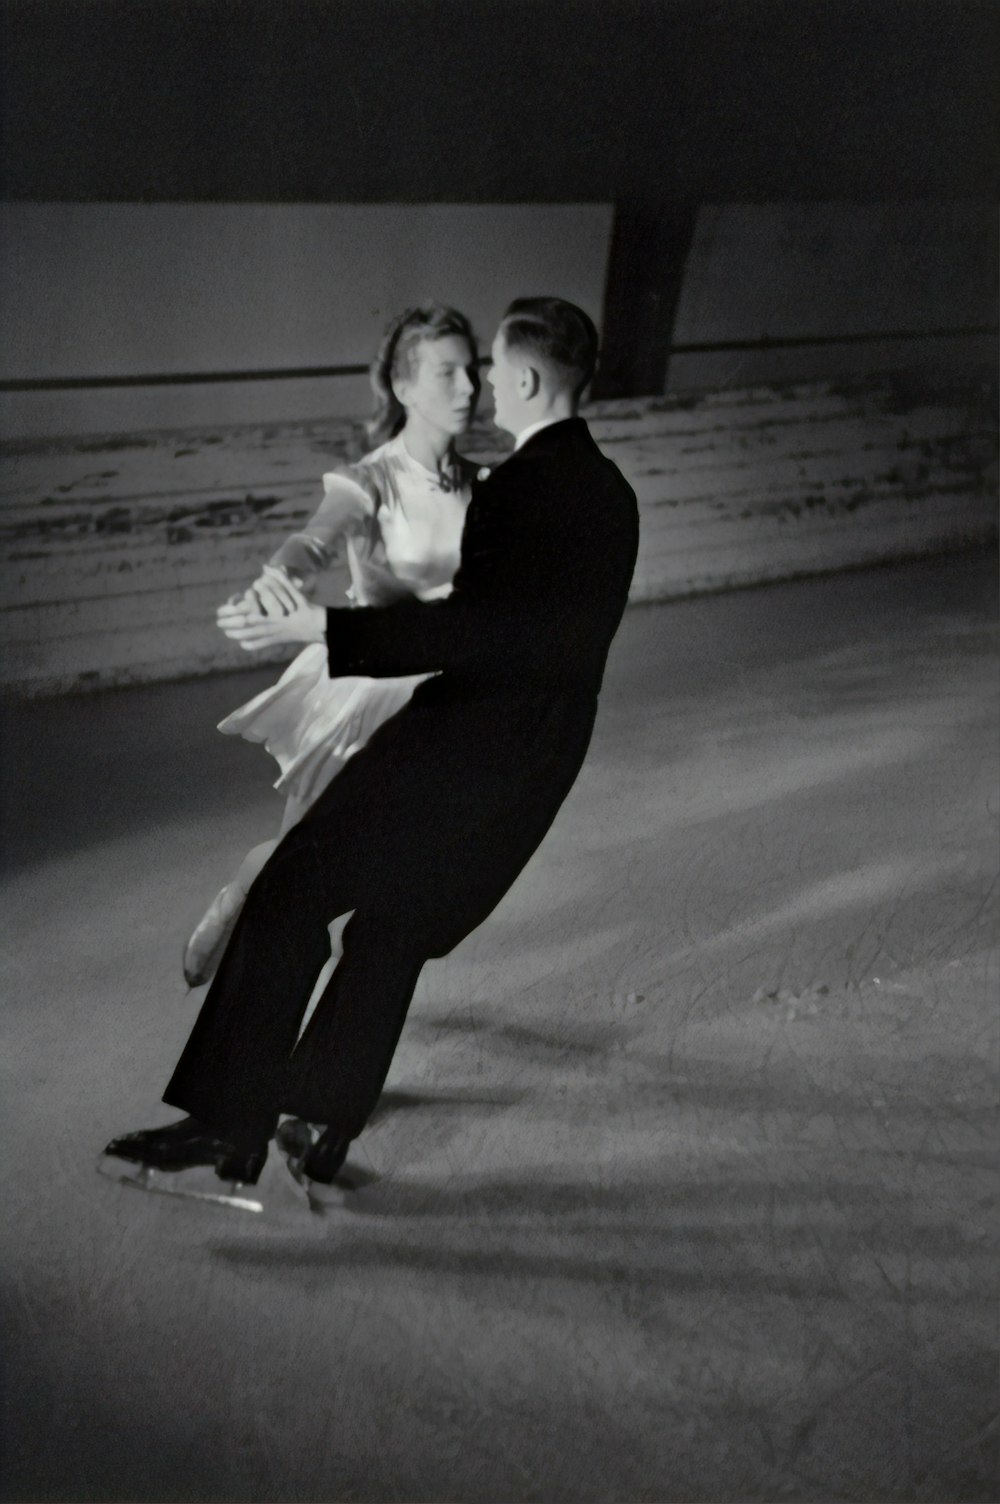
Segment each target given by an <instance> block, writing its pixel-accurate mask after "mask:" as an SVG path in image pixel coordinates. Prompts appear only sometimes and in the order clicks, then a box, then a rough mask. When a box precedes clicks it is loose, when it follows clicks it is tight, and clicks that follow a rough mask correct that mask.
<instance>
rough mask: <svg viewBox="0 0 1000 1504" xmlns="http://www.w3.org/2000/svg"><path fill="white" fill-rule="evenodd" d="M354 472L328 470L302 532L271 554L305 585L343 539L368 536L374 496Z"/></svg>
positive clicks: (311, 579) (327, 562) (322, 566)
mask: <svg viewBox="0 0 1000 1504" xmlns="http://www.w3.org/2000/svg"><path fill="white" fill-rule="evenodd" d="M363 480H364V477H363V476H362V475H360V474H359V472H357V471H340V470H337V471H331V472H330V473H329V474H327V475H324V477H323V485H324V495H323V500H322V502H321V503H320V505H319V507H318V508H317V510H316V511H315V512H314V513H313V515H312V517H310V519H309V521H308V522H307V523H306V525H305V527H304V528H303V529H302V530H301V532H296V533H292V534H291V535H290V536H289V537H288V538H286V539H285V541H284V543H282V545H281V547H280V548H279V549H278V550H277V551H276V552H275V553H274V554H272V556H271V559H270V561H269V562H270V563H271V564H275V565H278V566H280V567H281V568H283V569H286V570H287V571H288V573H289V574H291V575H294V576H295V578H296V579H297V580H298V581H299V583H300V584H301V585H303V586H307V585H309V584H311V583H312V581H313V580H314V579H315V577H316V575H317V574H319V573H320V572H321V571H322V570H324V569H327V568H328V567H329V565H330V564H331V563H332V561H333V560H334V559H335V558H336V545H337V543H338V541H339V540H340V539H342V538H355V539H357V540H359V541H361V540H368V539H370V537H371V534H372V530H373V527H374V524H375V512H376V497H375V494H374V490H373V488H372V487H371V486H370V485H368V486H366V485H365V484H363Z"/></svg>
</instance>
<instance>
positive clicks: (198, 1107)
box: [163, 834, 353, 1143]
mask: <svg viewBox="0 0 1000 1504" xmlns="http://www.w3.org/2000/svg"><path fill="white" fill-rule="evenodd" d="M337 886H338V884H337V881H336V877H335V874H332V873H331V871H330V868H329V866H328V865H327V863H325V862H324V861H323V859H322V853H321V850H320V848H319V847H318V846H317V844H316V843H315V842H312V841H296V840H295V837H294V834H293V836H292V837H291V839H290V840H289V841H288V842H286V843H283V844H282V846H281V847H279V849H278V851H277V852H275V854H274V856H272V858H271V860H270V861H269V862H268V864H267V866H266V867H265V868H264V870H263V871H262V872H261V873H260V875H259V876H258V878H257V879H256V881H255V882H254V884H253V886H252V887H251V889H250V892H249V893H248V895H247V898H246V902H245V904H244V906H243V911H242V913H241V914H240V917H239V920H238V921H237V924H236V928H235V929H234V931H233V935H232V938H231V939H230V942H229V945H228V947H227V949H226V953H225V955H224V956H223V958H222V961H221V963H220V966H219V969H218V971H217V973H216V976H215V980H214V981H213V983H212V985H211V987H210V988H209V992H208V995H207V997H206V999H205V1002H204V1004H203V1006H202V1009H201V1012H200V1014H199V1015H198V1019H197V1021H196V1023H195V1026H194V1028H193V1030H192V1032H191V1036H190V1038H189V1040H188V1042H187V1044H186V1046H185V1048H184V1051H183V1053H182V1055H181V1058H180V1060H179V1061H178V1063H177V1067H176V1070H175V1071H174V1074H173V1076H172V1077H171V1080H170V1082H169V1084H168V1086H167V1089H166V1091H165V1092H164V1097H163V1100H164V1101H165V1102H168V1103H169V1104H170V1105H171V1106H173V1107H180V1108H182V1109H183V1110H184V1111H185V1112H188V1113H190V1114H191V1115H192V1117H195V1118H197V1119H199V1120H200V1121H201V1122H203V1123H205V1124H207V1125H208V1126H209V1127H210V1128H212V1129H214V1130H215V1131H216V1132H217V1133H218V1134H219V1135H220V1136H221V1137H224V1138H228V1139H230V1140H232V1141H234V1142H235V1141H238V1142H241V1143H260V1142H263V1141H266V1140H267V1139H268V1138H270V1137H271V1135H272V1134H273V1132H274V1128H275V1125H276V1123H277V1119H278V1114H279V1112H280V1111H281V1107H282V1102H281V1096H282V1088H283V1085H284V1073H285V1069H286V1066H287V1064H288V1061H289V1057H290V1056H291V1054H292V1051H293V1050H294V1048H295V1042H296V1039H297V1037H298V1032H299V1027H300V1025H301V1022H302V1017H303V1014H304V1012H305V1009H306V1005H307V1004H308V1001H309V997H310V994H311V993H312V989H313V986H314V984H315V981H316V978H317V977H318V976H319V973H320V971H321V970H322V968H323V966H324V964H325V962H326V960H327V958H328V956H329V953H330V940H329V933H328V925H329V924H330V922H331V921H332V920H333V919H334V918H336V916H337V914H338V913H344V912H346V911H347V910H349V909H350V908H351V907H352V906H353V902H352V896H351V895H350V894H349V893H348V892H347V891H346V889H345V891H343V892H338V891H337Z"/></svg>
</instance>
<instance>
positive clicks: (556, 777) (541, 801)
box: [292, 418, 638, 955]
mask: <svg viewBox="0 0 1000 1504" xmlns="http://www.w3.org/2000/svg"><path fill="white" fill-rule="evenodd" d="M637 544H638V512H637V507H636V500H635V496H634V494H633V492H632V490H631V488H630V487H629V485H628V484H627V482H626V481H625V480H624V478H623V477H622V475H621V473H620V471H619V470H618V469H617V467H616V466H615V465H614V464H613V463H612V462H611V461H610V460H608V459H607V458H605V456H604V455H603V454H602V453H601V451H600V450H599V449H598V447H597V445H596V444H595V443H594V441H593V439H592V438H591V436H590V433H589V431H588V429H587V425H586V423H585V422H584V421H583V420H582V419H580V418H571V419H567V420H565V421H561V422H558V423H555V424H551V425H550V426H548V427H546V428H544V429H542V430H540V431H539V432H538V433H537V434H535V435H534V436H533V437H532V438H530V439H529V440H528V441H527V443H526V444H525V445H524V446H523V447H522V448H521V449H519V450H517V451H515V453H514V454H513V455H512V456H511V457H510V459H508V460H507V461H506V462H505V463H503V464H501V465H500V466H498V467H497V468H496V469H495V470H494V471H493V473H492V474H491V475H490V477H489V478H488V479H487V480H485V481H483V482H479V483H477V484H476V486H475V487H474V490H473V496H472V501H471V502H470V505H469V510H468V515H467V519H466V523H465V531H464V534H463V540H462V560H461V565H460V568H459V572H458V574H457V576H456V578H455V584H454V589H453V592H452V594H451V595H450V596H449V597H448V598H447V599H445V600H442V601H433V602H421V601H415V600H414V601H404V602H400V603H398V604H396V605H392V606H388V607H382V608H360V609H354V610H331V611H329V612H328V613H327V644H328V651H329V663H330V673H331V674H332V675H340V674H362V675H369V676H372V677H375V678H378V677H383V676H395V675H401V674H410V673H421V672H428V671H437V673H436V677H435V678H433V679H431V680H428V681H427V682H426V683H425V684H423V685H421V686H420V688H419V689H418V690H417V692H416V693H415V695H414V697H413V699H412V701H411V702H410V703H409V705H407V706H406V707H405V708H404V709H403V710H402V711H400V713H399V714H398V715H397V716H395V717H393V719H392V720H391V721H389V722H387V723H386V724H385V725H384V726H382V727H381V728H380V729H379V730H378V731H377V732H376V733H375V735H374V736H373V737H372V739H371V741H370V742H369V743H368V745H367V746H366V747H365V748H364V749H362V751H360V752H359V753H357V754H356V755H355V756H354V757H353V758H352V759H351V760H350V761H349V762H348V763H347V765H346V766H345V767H344V769H343V770H342V772H341V773H340V774H339V775H338V777H337V778H336V779H334V781H333V783H332V784H331V785H330V786H329V788H328V789H327V790H326V791H325V793H324V794H323V795H322V796H321V797H320V799H319V800H318V801H317V802H316V804H315V805H314V806H313V808H312V810H310V812H309V813H308V814H307V816H306V818H305V820H304V821H303V823H302V826H301V827H300V831H301V836H300V838H305V839H311V840H312V839H314V840H315V842H316V846H317V849H318V847H319V845H320V843H322V844H323V846H324V847H326V848H327V849H328V851H329V859H330V860H336V859H337V851H338V849H339V850H340V851H341V853H342V854H343V855H344V856H346V852H345V851H344V846H345V843H347V842H350V843H351V846H352V848H354V849H353V850H352V860H357V861H358V863H359V871H361V873H362V876H361V879H360V884H359V886H360V888H361V889H363V894H362V896H361V898H360V899H359V902H362V903H364V904H365V905H366V906H371V905H374V906H375V907H382V908H385V909H387V910H388V909H391V910H392V912H393V914H394V915H396V916H404V917H405V916H407V915H409V916H410V918H411V920H412V923H413V924H414V925H415V926H417V927H418V928H420V929H421V930H422V932H423V933H424V934H425V935H426V936H427V954H428V955H435V954H444V953H445V951H447V950H450V949H451V948H452V946H454V945H455V944H457V943H458V941H459V940H460V939H462V938H463V937H464V935H466V934H468V933H469V931H470V930H471V929H473V928H474V927H475V925H477V924H478V923H480V922H481V920H482V919H483V918H485V916H486V914H488V913H489V911H490V910H491V909H492V908H493V907H494V906H495V905H496V904H497V903H498V902H499V900H500V898H501V897H502V896H503V894H504V893H505V892H506V891H507V889H508V888H509V886H510V884H511V883H512V882H513V881H514V879H515V877H516V876H517V874H518V873H519V872H520V870H521V868H522V867H523V866H524V863H525V862H526V861H527V860H528V858H529V857H530V856H531V854H532V852H533V851H534V850H535V848H536V847H537V845H538V843H539V841H540V840H541V839H542V836H543V835H544V834H545V831H546V830H547V829H548V827H549V825H550V824H551V822H552V820H553V818H554V816H555V814H556V811H557V810H558V808H559V806H560V804H561V803H562V801H563V799H564V798H565V796H566V794H567V793H568V792H569V789H570V787H571V786H572V783H573V781H574V779H575V778H576V775H577V772H578V771H579V768H580V765H581V763H582V761H583V757H584V755H585V753H586V750H587V745H588V743H589V740H590V735H591V731H592V729H593V723H594V715H595V712H596V707H597V695H598V691H599V689H600V685H601V678H602V675H603V672H604V665H605V661H606V658H607V654H608V649H609V647H610V645H611V640H612V638H613V636H614V633H615V631H616V629H617V627H618V624H619V622H620V620H621V616H622V612H623V610H624V608H625V604H626V600H627V596H628V589H629V583H630V581H631V577H632V571H633V568H634V565H635V557H636V549H637ZM294 834H295V832H294V831H293V832H292V835H293V836H294Z"/></svg>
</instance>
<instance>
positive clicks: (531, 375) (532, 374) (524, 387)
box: [517, 366, 542, 402]
mask: <svg viewBox="0 0 1000 1504" xmlns="http://www.w3.org/2000/svg"><path fill="white" fill-rule="evenodd" d="M541 384H542V378H541V376H539V374H538V372H537V370H536V369H535V367H534V366H522V367H521V369H520V372H519V373H518V378H517V395H518V396H519V397H520V398H521V399H522V400H523V401H525V402H530V401H531V399H532V397H537V395H538V391H539V388H540V387H541Z"/></svg>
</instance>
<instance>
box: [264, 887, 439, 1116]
mask: <svg viewBox="0 0 1000 1504" xmlns="http://www.w3.org/2000/svg"><path fill="white" fill-rule="evenodd" d="M427 954H428V951H427V948H426V945H425V942H424V939H423V937H422V935H421V933H420V932H419V930H418V929H416V928H415V927H414V926H413V925H412V923H402V922H400V920H399V918H398V917H397V916H396V914H388V915H387V914H373V913H370V912H365V911H362V910H359V911H357V912H356V913H355V914H354V916H353V918H352V919H351V920H350V921H349V923H348V925H347V927H346V929H345V930H344V936H343V954H342V956H341V958H340V960H339V961H338V963H337V968H336V970H335V971H334V973H333V976H332V977H331V979H330V982H329V984H328V985H327V987H326V989H325V991H324V992H323V995H322V997H321V998H320V1000H319V1002H318V1004H317V1006H316V1011H315V1012H314V1014H313V1016H312V1018H311V1019H310V1021H309V1024H308V1026H307V1028H306V1029H305V1031H304V1033H303V1035H302V1038H301V1040H300V1041H299V1043H298V1045H297V1046H296V1048H295V1050H294V1052H293V1054H292V1056H291V1059H290V1061H289V1063H288V1067H287V1070H286V1072H285V1085H284V1089H283V1091H282V1093H281V1109H282V1111H283V1112H290V1113H294V1114H295V1115H296V1116H297V1117H301V1118H305V1119H307V1120H308V1121H309V1122H312V1123H324V1124H326V1125H328V1126H329V1127H330V1128H331V1129H332V1130H333V1133H334V1135H335V1136H337V1137H340V1138H342V1139H345V1140H346V1139H352V1138H356V1137H357V1136H358V1134H359V1133H360V1132H361V1130H362V1129H363V1128H364V1126H365V1124H366V1123H367V1121H368V1119H369V1117H370V1116H371V1114H372V1112H373V1111H374V1108H375V1104H376V1103H377V1102H378V1099H379V1095H380V1093H381V1091H382V1086H383V1083H384V1081H385V1078H386V1076H387V1075H388V1072H389V1066H390V1065H391V1063H392V1057H393V1054H394V1053H395V1049H396V1045H397V1043H398V1041H399V1035H400V1032H401V1030H402V1027H403V1023H404V1021H405V1019H406V1014H407V1010H408V1008H409V1006H410V1001H411V999H412V997H413V992H414V989H415V987H416V985H417V978H418V976H419V975H420V969H421V967H422V966H423V963H424V961H425V959H426V957H427Z"/></svg>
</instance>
